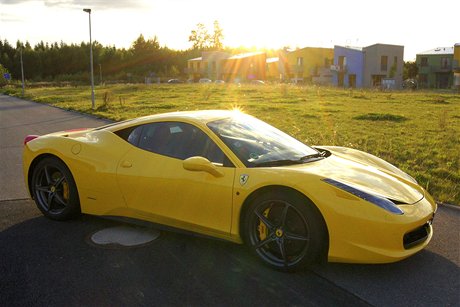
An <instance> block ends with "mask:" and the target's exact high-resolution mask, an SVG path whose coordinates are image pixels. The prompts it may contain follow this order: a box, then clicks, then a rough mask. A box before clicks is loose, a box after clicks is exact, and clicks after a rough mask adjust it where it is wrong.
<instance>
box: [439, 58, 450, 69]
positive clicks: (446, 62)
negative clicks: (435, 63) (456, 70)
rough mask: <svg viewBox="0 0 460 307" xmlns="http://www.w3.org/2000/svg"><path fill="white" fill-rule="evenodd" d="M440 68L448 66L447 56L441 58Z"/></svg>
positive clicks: (447, 67)
mask: <svg viewBox="0 0 460 307" xmlns="http://www.w3.org/2000/svg"><path fill="white" fill-rule="evenodd" d="M441 68H442V69H449V68H450V59H449V58H441Z"/></svg>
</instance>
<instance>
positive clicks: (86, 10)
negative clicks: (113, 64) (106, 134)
mask: <svg viewBox="0 0 460 307" xmlns="http://www.w3.org/2000/svg"><path fill="white" fill-rule="evenodd" d="M83 12H86V13H88V16H89V62H90V66H91V107H92V109H93V110H94V109H95V104H94V70H93V42H92V40H91V9H83Z"/></svg>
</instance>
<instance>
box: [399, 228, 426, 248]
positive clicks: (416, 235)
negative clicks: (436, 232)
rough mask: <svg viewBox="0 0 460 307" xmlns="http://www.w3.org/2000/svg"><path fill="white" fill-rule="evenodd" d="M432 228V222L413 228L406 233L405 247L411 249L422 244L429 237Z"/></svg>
mask: <svg viewBox="0 0 460 307" xmlns="http://www.w3.org/2000/svg"><path fill="white" fill-rule="evenodd" d="M430 231H431V228H430V223H429V222H427V223H425V224H424V225H422V226H420V227H419V228H417V229H414V230H412V231H411V232H408V233H406V234H405V235H404V239H403V243H404V248H405V249H410V248H412V247H414V246H417V245H419V244H422V243H423V242H425V241H426V239H427V238H428V235H429V234H430Z"/></svg>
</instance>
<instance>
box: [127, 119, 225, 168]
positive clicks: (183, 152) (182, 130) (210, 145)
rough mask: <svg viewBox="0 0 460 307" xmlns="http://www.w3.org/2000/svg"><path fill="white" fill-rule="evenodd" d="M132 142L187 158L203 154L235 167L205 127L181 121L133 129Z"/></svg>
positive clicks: (209, 158)
mask: <svg viewBox="0 0 460 307" xmlns="http://www.w3.org/2000/svg"><path fill="white" fill-rule="evenodd" d="M126 140H127V141H128V142H129V143H131V144H133V145H134V146H137V147H139V148H141V149H144V150H148V151H150V152H154V153H157V154H160V155H164V156H168V157H172V158H177V159H181V160H185V159H187V158H190V157H193V156H202V157H205V158H207V159H208V160H209V161H211V162H213V163H216V164H219V165H223V166H233V165H232V164H231V162H230V161H229V160H228V158H227V157H226V156H225V154H224V153H223V152H222V150H221V149H220V148H219V146H217V144H216V143H214V141H212V140H211V138H209V136H208V135H206V134H205V133H204V132H203V131H202V130H201V129H199V128H198V127H195V126H193V125H191V124H187V123H180V122H160V123H151V124H146V125H141V126H138V127H136V128H134V129H132V130H131V132H130V133H129V135H128V137H127V139H126Z"/></svg>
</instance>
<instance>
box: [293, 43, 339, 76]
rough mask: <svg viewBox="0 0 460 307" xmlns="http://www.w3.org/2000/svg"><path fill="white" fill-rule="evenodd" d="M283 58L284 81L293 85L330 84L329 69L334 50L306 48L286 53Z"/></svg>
mask: <svg viewBox="0 0 460 307" xmlns="http://www.w3.org/2000/svg"><path fill="white" fill-rule="evenodd" d="M284 58H285V61H286V63H287V64H286V72H285V75H284V79H289V80H291V81H293V82H295V83H298V82H301V83H321V84H330V83H332V74H331V71H330V67H331V65H332V63H333V59H334V49H332V48H315V47H306V48H302V49H297V50H294V51H290V52H287V53H286V55H285V56H284Z"/></svg>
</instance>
